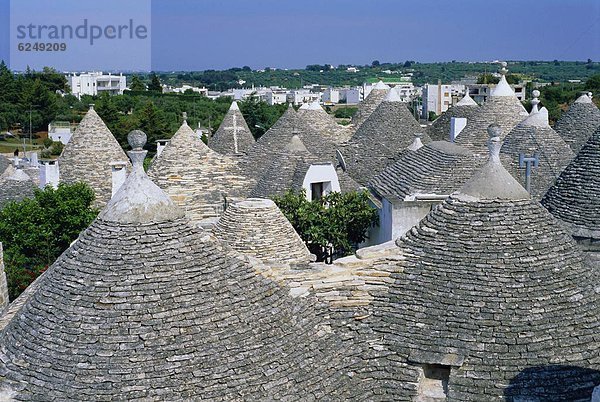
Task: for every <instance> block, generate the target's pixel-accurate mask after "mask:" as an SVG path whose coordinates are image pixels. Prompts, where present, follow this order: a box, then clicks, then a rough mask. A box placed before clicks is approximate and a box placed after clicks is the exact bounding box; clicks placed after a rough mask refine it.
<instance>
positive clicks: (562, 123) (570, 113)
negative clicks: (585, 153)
mask: <svg viewBox="0 0 600 402" xmlns="http://www.w3.org/2000/svg"><path fill="white" fill-rule="evenodd" d="M598 127H600V110H599V109H598V107H597V106H596V105H595V104H594V103H593V102H592V98H591V92H589V93H587V94H583V95H581V96H580V97H579V98H577V100H576V101H575V102H573V104H571V106H570V107H569V110H567V111H566V112H564V113H563V114H562V115H561V116H560V119H558V121H557V122H556V124H555V125H554V130H556V132H557V133H558V134H559V135H560V136H561V137H562V138H563V140H565V142H566V143H567V145H569V146H570V147H571V149H572V150H573V152H574V153H576V154H577V153H578V152H579V150H580V149H581V147H582V146H583V145H584V144H585V143H586V141H587V140H588V138H590V136H591V135H592V133H594V131H596V129H597V128H598Z"/></svg>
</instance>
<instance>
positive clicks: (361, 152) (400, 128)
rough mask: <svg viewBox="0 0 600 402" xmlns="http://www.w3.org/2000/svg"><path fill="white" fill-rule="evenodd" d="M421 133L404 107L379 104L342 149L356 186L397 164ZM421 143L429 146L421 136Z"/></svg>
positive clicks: (393, 102)
mask: <svg viewBox="0 0 600 402" xmlns="http://www.w3.org/2000/svg"><path fill="white" fill-rule="evenodd" d="M423 131H424V129H423V128H421V126H420V125H419V124H418V123H417V121H416V120H415V119H414V117H413V116H412V115H411V114H410V112H409V110H408V108H407V106H406V103H404V102H396V101H383V102H381V103H380V104H379V106H378V107H377V109H376V110H375V111H374V112H373V113H372V114H371V115H370V116H369V117H368V118H367V120H366V121H365V122H364V123H363V124H362V125H361V126H360V127H359V128H358V130H357V131H356V133H355V134H354V135H353V136H352V138H351V139H350V140H349V141H348V144H347V145H346V146H345V147H343V151H342V152H343V155H344V158H345V159H346V163H347V165H348V173H349V174H350V176H351V177H352V178H353V179H354V180H356V181H357V182H358V183H360V184H363V185H364V184H366V183H368V181H369V180H370V179H371V178H373V177H374V176H376V175H377V174H379V173H380V172H382V171H383V170H384V169H385V168H386V167H387V166H389V165H391V164H392V163H394V161H396V160H397V158H398V156H399V154H400V153H401V152H402V151H403V150H404V149H405V148H407V147H408V146H410V145H411V144H412V142H413V140H414V136H415V134H416V133H423ZM422 141H423V143H427V142H429V141H430V138H429V136H428V135H426V134H425V135H424V136H423V137H422Z"/></svg>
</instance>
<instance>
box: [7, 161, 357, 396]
mask: <svg viewBox="0 0 600 402" xmlns="http://www.w3.org/2000/svg"><path fill="white" fill-rule="evenodd" d="M144 153H145V152H144V151H141V150H137V151H136V150H134V151H132V153H130V154H132V155H133V156H135V157H134V163H135V165H136V166H135V168H134V173H133V174H131V175H129V176H128V178H127V180H126V182H125V184H124V185H123V187H122V189H123V190H122V191H123V192H124V193H125V195H126V197H115V198H114V199H113V201H111V203H117V202H121V203H124V205H125V206H126V207H130V208H131V209H130V210H129V211H127V210H126V208H124V209H122V210H121V211H120V212H119V213H118V214H114V213H112V212H109V211H111V208H112V205H111V204H109V206H108V208H107V209H106V210H104V211H103V212H102V213H101V214H100V216H99V217H98V218H97V219H96V220H95V221H94V222H93V223H92V225H91V226H90V227H89V228H88V229H86V230H85V231H84V232H83V233H82V234H81V235H80V236H79V238H78V239H77V241H76V242H75V243H74V244H73V245H72V246H71V247H70V248H69V249H68V250H67V251H65V252H64V253H63V254H62V255H61V256H60V257H59V259H58V260H57V261H56V262H55V263H54V264H53V265H52V266H51V267H50V268H49V269H48V270H47V272H46V273H45V274H44V275H43V276H42V277H40V279H39V282H37V283H36V287H35V288H34V289H33V290H32V292H31V294H29V295H28V297H27V298H26V299H24V301H23V304H22V306H21V307H19V308H17V309H16V311H14V312H13V313H11V314H14V315H12V318H11V319H10V321H9V322H8V324H7V325H6V326H5V327H4V329H3V330H2V331H1V332H0V383H1V384H2V389H3V390H7V391H9V392H11V393H14V395H13V396H14V398H15V399H17V400H115V399H123V400H132V399H144V400H180V399H192V400H223V399H243V400H290V401H292V400H298V401H300V400H313V399H328V398H331V399H334V400H343V399H348V398H350V399H352V398H356V397H357V395H362V394H363V393H364V392H366V391H365V390H362V389H361V388H362V387H363V385H362V384H361V382H360V381H354V380H352V375H351V374H352V370H353V367H354V365H355V363H357V362H358V361H360V360H361V359H360V349H357V348H354V347H353V346H352V345H351V344H350V343H349V342H348V341H343V340H342V339H341V338H340V337H339V336H338V334H337V333H335V332H334V331H333V329H332V327H331V325H330V323H329V321H328V320H327V319H324V318H323V316H325V315H326V313H325V312H322V311H321V309H322V306H321V305H320V304H318V303H317V301H316V299H315V298H313V297H307V298H302V299H293V298H292V297H291V296H290V295H289V294H288V292H289V291H288V289H287V288H283V287H280V286H279V285H277V284H276V283H274V282H273V281H272V280H269V279H267V278H265V277H263V276H261V275H260V274H258V273H257V271H256V269H255V268H254V267H253V265H251V264H250V263H249V262H248V259H247V258H245V257H242V256H241V255H239V254H238V253H236V252H234V251H233V250H232V249H231V248H230V247H228V246H224V245H223V244H222V243H221V242H219V241H217V240H216V239H215V238H214V237H213V236H210V235H208V234H207V233H206V232H205V231H204V230H202V229H200V228H197V227H195V226H193V225H191V224H190V223H189V221H188V219H187V218H186V217H183V216H181V215H180V214H179V215H178V214H176V216H174V215H173V214H170V213H167V214H165V213H164V211H165V209H171V210H173V211H176V210H178V207H176V206H175V205H173V204H172V203H168V202H167V204H163V205H164V208H159V209H156V208H153V207H151V208H149V210H148V211H147V213H146V215H144V219H134V220H131V219H125V218H124V217H125V216H126V215H127V213H128V212H129V213H131V214H132V215H133V216H138V212H137V208H138V207H139V206H140V205H141V204H139V203H138V202H136V201H135V200H136V199H137V197H138V195H137V194H136V192H137V193H143V194H144V197H147V198H148V199H149V200H150V201H151V202H150V205H151V206H153V205H155V204H154V201H156V200H158V201H161V200H167V197H166V195H165V194H162V195H160V194H156V193H155V191H156V190H157V189H156V187H155V186H154V185H153V184H152V183H151V182H150V181H149V180H148V179H147V178H144V173H143V170H141V169H139V168H140V164H141V162H142V160H143V154H144ZM140 154H141V156H140ZM138 156H140V157H138ZM131 181H134V182H137V183H138V185H136V186H133V185H131V184H130V182H131ZM119 191H121V190H119ZM159 191H160V190H159ZM131 200H134V201H133V202H131ZM3 325H4V324H3Z"/></svg>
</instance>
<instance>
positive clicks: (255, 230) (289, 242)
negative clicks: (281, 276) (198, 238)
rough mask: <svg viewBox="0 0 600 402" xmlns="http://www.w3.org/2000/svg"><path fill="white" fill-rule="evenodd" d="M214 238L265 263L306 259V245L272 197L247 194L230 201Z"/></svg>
mask: <svg viewBox="0 0 600 402" xmlns="http://www.w3.org/2000/svg"><path fill="white" fill-rule="evenodd" d="M213 234H214V235H215V236H216V237H217V239H219V240H222V241H224V242H225V243H227V244H228V245H230V246H231V247H232V248H233V249H234V250H236V251H239V252H240V253H242V254H247V255H250V256H252V257H255V258H258V259H260V260H262V261H263V262H265V263H269V262H278V263H281V262H286V263H308V262H309V260H310V259H311V255H310V252H309V251H308V249H307V248H306V245H305V244H304V242H303V241H302V239H301V238H300V236H299V235H298V233H296V231H295V230H294V228H293V227H292V225H291V224H290V222H289V221H288V220H287V219H286V217H285V216H284V215H283V213H282V212H281V211H280V210H279V208H277V205H275V203H274V202H273V201H271V200H267V199H262V198H249V199H247V200H244V201H241V202H237V203H235V204H232V205H230V206H229V207H228V208H227V210H226V211H225V213H224V214H223V215H222V216H221V217H220V218H219V221H218V222H217V224H216V225H215V227H214V229H213Z"/></svg>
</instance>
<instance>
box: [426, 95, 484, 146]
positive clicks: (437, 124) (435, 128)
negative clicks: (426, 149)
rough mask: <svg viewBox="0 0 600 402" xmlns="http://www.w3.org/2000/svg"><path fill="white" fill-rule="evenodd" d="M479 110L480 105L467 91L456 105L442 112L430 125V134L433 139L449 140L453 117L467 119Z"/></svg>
mask: <svg viewBox="0 0 600 402" xmlns="http://www.w3.org/2000/svg"><path fill="white" fill-rule="evenodd" d="M478 110H479V105H478V104H477V103H476V102H475V101H474V100H473V98H471V97H470V96H469V94H468V93H467V94H466V95H465V96H464V97H463V98H462V99H461V100H460V101H459V102H458V103H457V104H456V105H454V106H452V107H450V108H449V109H448V110H446V111H445V112H444V113H442V114H441V115H440V116H439V117H438V118H437V119H435V121H434V122H433V123H431V126H429V130H428V133H429V136H430V137H431V139H432V140H433V141H448V140H449V138H450V122H451V120H452V118H453V117H465V118H466V119H467V121H469V119H471V118H472V116H473V115H474V114H476V113H477V112H478Z"/></svg>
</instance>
